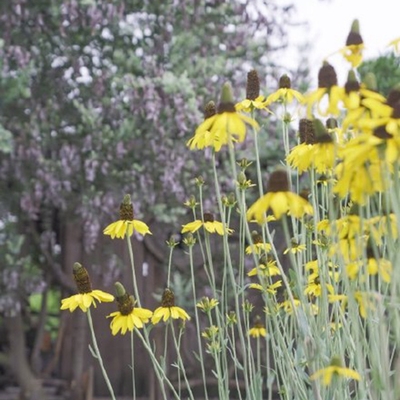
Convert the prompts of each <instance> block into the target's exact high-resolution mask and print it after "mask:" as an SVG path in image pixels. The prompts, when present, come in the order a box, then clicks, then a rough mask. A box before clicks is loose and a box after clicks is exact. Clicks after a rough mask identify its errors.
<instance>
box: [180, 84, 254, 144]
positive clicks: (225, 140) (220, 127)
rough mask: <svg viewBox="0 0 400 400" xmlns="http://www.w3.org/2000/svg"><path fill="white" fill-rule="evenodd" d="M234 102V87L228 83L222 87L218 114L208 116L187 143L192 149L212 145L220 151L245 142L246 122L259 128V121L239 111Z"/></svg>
mask: <svg viewBox="0 0 400 400" xmlns="http://www.w3.org/2000/svg"><path fill="white" fill-rule="evenodd" d="M237 111H238V110H237V108H236V107H235V105H234V103H233V97H232V89H231V87H230V85H229V84H228V83H225V84H224V86H223V88H222V94H221V101H220V103H219V105H218V109H217V112H216V114H214V115H212V116H210V117H208V118H206V119H205V120H204V121H203V123H201V124H200V126H199V127H198V128H197V129H196V132H195V134H194V136H193V138H191V139H190V140H189V141H188V143H187V145H188V146H189V148H190V149H191V150H193V149H203V148H204V147H212V148H213V149H214V150H215V151H220V150H221V148H222V146H224V145H232V144H233V143H235V142H243V141H244V139H245V137H246V124H247V125H250V126H252V127H253V128H255V129H258V127H259V126H258V124H257V122H256V121H255V120H254V119H252V118H250V117H247V116H246V115H243V114H240V113H238V112H237Z"/></svg>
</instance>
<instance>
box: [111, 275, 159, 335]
mask: <svg viewBox="0 0 400 400" xmlns="http://www.w3.org/2000/svg"><path fill="white" fill-rule="evenodd" d="M115 289H116V292H117V295H116V298H115V299H116V301H117V304H118V311H115V312H113V313H111V314H110V315H108V316H107V318H112V321H111V323H110V328H111V333H112V334H113V335H114V336H115V335H116V334H117V333H118V332H120V331H121V334H122V335H125V333H126V332H127V331H129V332H132V331H133V330H134V328H143V324H146V323H147V322H149V320H150V318H151V316H152V315H153V313H152V312H151V311H150V310H147V309H145V308H139V307H135V300H134V298H133V296H129V295H128V294H127V293H126V291H125V288H124V287H123V285H122V284H121V283H119V282H116V283H115Z"/></svg>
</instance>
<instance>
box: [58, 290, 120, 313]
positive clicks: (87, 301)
mask: <svg viewBox="0 0 400 400" xmlns="http://www.w3.org/2000/svg"><path fill="white" fill-rule="evenodd" d="M96 300H97V301H98V302H99V303H101V302H102V301H103V302H111V301H114V296H113V295H112V294H109V293H106V292H103V291H102V290H92V291H90V292H88V293H79V294H74V295H73V296H71V297H67V298H65V299H62V300H61V304H62V305H61V308H60V309H61V310H69V311H71V312H72V311H75V309H76V308H77V307H79V308H80V309H81V310H82V311H83V312H86V311H87V310H88V308H89V307H91V306H92V305H93V307H96Z"/></svg>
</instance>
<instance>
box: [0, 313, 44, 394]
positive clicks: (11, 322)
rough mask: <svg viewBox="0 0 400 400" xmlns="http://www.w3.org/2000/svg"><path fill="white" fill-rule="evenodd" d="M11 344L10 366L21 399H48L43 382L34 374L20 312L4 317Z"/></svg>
mask: <svg viewBox="0 0 400 400" xmlns="http://www.w3.org/2000/svg"><path fill="white" fill-rule="evenodd" d="M4 322H5V326H6V327H7V333H8V340H9V345H10V352H9V358H10V366H11V368H12V371H13V373H14V374H15V377H16V379H17V382H18V385H19V386H20V388H21V395H20V399H21V400H46V395H45V393H44V391H43V388H42V383H41V381H40V380H39V379H37V378H36V377H35V375H34V374H33V372H32V370H31V368H30V366H29V363H28V358H27V353H26V342H25V332H24V324H23V322H22V316H21V314H20V313H18V314H17V315H16V316H14V317H4Z"/></svg>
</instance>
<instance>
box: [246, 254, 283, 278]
mask: <svg viewBox="0 0 400 400" xmlns="http://www.w3.org/2000/svg"><path fill="white" fill-rule="evenodd" d="M280 274H281V273H280V271H279V268H278V267H277V266H276V260H274V259H272V258H270V257H266V256H262V257H261V258H260V264H259V265H258V267H255V268H253V269H252V270H250V271H249V272H248V273H247V276H255V275H260V276H276V275H280Z"/></svg>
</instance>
